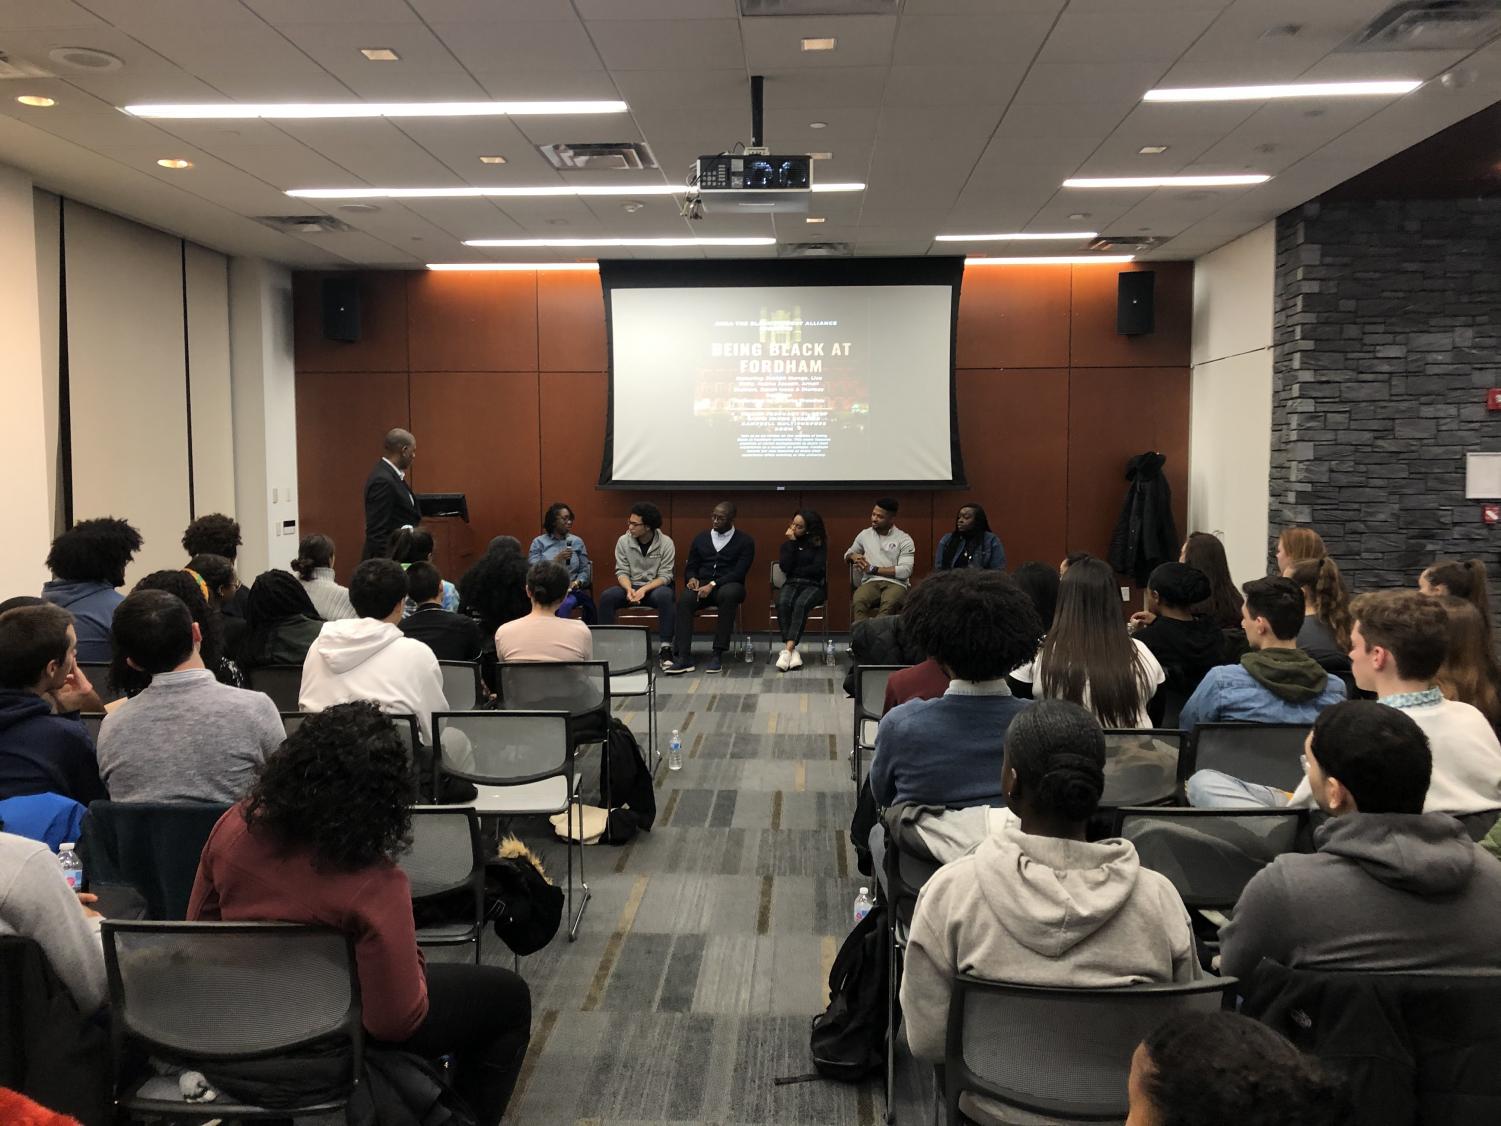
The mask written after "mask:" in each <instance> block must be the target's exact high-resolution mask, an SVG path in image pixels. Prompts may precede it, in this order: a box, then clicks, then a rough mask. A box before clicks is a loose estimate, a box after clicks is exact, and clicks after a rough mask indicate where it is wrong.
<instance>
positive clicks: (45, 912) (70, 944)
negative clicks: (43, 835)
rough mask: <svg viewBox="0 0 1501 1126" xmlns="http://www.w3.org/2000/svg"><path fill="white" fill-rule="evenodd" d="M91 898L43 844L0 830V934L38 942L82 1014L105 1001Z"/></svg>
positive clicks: (96, 921)
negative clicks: (78, 892) (81, 892)
mask: <svg viewBox="0 0 1501 1126" xmlns="http://www.w3.org/2000/svg"><path fill="white" fill-rule="evenodd" d="M93 898H94V897H93V896H79V895H75V894H74V892H73V889H72V888H70V887H68V881H67V879H66V877H64V876H63V870H62V869H61V868H60V867H58V863H57V857H56V856H55V855H53V852H52V850H51V849H50V848H48V847H47V846H46V845H44V844H42V843H41V842H40V841H33V840H28V839H27V838H25V837H18V836H16V835H15V834H13V833H4V832H0V934H10V935H17V936H19V937H21V938H29V939H31V940H32V941H33V942H35V943H36V944H37V945H38V946H40V947H41V948H42V953H43V954H45V955H46V956H47V964H48V965H49V966H51V967H52V972H53V973H55V974H56V975H57V977H58V980H60V981H61V982H62V983H63V984H64V985H65V986H67V988H68V992H69V993H71V994H72V995H73V1000H74V1001H75V1002H76V1003H77V1005H78V1011H79V1012H80V1013H83V1014H84V1015H85V1016H89V1015H91V1014H93V1013H95V1012H97V1011H98V1010H99V1009H100V1008H101V1007H103V1005H104V1003H105V1002H106V1001H107V1000H108V999H109V986H108V983H107V981H106V980H105V976H104V950H103V948H102V947H101V946H100V943H99V915H98V914H97V913H96V912H94V911H92V910H90V909H89V908H87V907H85V906H84V903H83V902H82V901H83V900H85V899H86V900H87V901H89V902H92V901H93ZM17 1004H18V1007H19V1002H17ZM7 1015H8V1016H9V1014H7ZM7 1023H9V1022H8V1021H7ZM11 1035H12V1034H11V1033H9V1032H7V1034H6V1040H7V1046H8V1047H13V1046H15V1042H14V1041H12V1040H11ZM6 1121H9V1120H8V1119H7V1120H6ZM70 1121H71V1119H70Z"/></svg>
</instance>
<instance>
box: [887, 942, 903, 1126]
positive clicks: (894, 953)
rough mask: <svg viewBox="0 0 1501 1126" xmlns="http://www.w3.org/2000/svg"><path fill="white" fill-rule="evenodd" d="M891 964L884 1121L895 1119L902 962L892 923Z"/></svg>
mask: <svg viewBox="0 0 1501 1126" xmlns="http://www.w3.org/2000/svg"><path fill="white" fill-rule="evenodd" d="M890 941H891V966H890V970H889V972H888V973H887V974H886V1121H887V1122H888V1123H893V1122H895V1121H896V1025H897V1019H896V998H897V977H898V976H899V975H900V971H901V964H902V948H901V947H900V946H899V945H897V941H896V931H895V926H894V924H893V925H892V931H891V937H890Z"/></svg>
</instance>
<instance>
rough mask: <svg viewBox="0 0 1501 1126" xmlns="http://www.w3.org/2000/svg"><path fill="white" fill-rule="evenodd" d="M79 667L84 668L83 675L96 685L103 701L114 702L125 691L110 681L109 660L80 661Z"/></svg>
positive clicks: (95, 689)
mask: <svg viewBox="0 0 1501 1126" xmlns="http://www.w3.org/2000/svg"><path fill="white" fill-rule="evenodd" d="M78 667H79V668H81V669H82V670H83V675H84V676H86V677H88V678H89V683H90V684H92V685H93V686H94V691H95V692H96V693H98V695H99V699H100V701H101V702H103V703H106V704H112V703H114V702H115V701H116V700H118V699H120V697H122V696H124V695H125V693H124V692H121V691H120V690H119V689H117V688H113V687H111V685H110V682H109V662H108V661H79V662H78Z"/></svg>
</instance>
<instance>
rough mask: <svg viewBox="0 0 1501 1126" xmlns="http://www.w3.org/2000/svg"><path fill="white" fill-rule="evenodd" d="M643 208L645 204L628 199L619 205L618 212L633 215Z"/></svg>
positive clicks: (637, 200)
mask: <svg viewBox="0 0 1501 1126" xmlns="http://www.w3.org/2000/svg"><path fill="white" fill-rule="evenodd" d="M645 206H646V204H644V203H642V202H641V201H640V200H639V199H628V200H626V201H625V202H624V203H622V204H621V205H620V210H622V211H624V212H625V213H626V214H627V215H634V214H636V212H638V211H640V210H641V209H642V208H644V207H645Z"/></svg>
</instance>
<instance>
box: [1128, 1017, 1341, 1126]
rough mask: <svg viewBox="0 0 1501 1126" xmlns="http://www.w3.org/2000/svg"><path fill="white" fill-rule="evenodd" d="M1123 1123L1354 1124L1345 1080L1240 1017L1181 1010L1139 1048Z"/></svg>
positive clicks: (1169, 1125)
mask: <svg viewBox="0 0 1501 1126" xmlns="http://www.w3.org/2000/svg"><path fill="white" fill-rule="evenodd" d="M1126 1089H1127V1096H1128V1097H1129V1098H1130V1100H1131V1113H1130V1115H1128V1116H1127V1118H1126V1126H1229V1124H1230V1123H1234V1124H1235V1126H1352V1124H1353V1122H1354V1118H1353V1117H1352V1113H1351V1109H1350V1103H1349V1099H1348V1097H1347V1095H1346V1091H1345V1087H1344V1084H1343V1082H1342V1081H1341V1080H1340V1079H1339V1078H1338V1077H1337V1076H1335V1075H1334V1074H1332V1073H1330V1072H1326V1071H1325V1070H1324V1067H1323V1065H1322V1064H1321V1063H1320V1062H1319V1061H1318V1059H1316V1058H1315V1057H1314V1056H1310V1055H1306V1054H1304V1053H1303V1052H1300V1051H1298V1049H1297V1048H1296V1047H1294V1046H1293V1044H1292V1042H1291V1041H1290V1040H1288V1039H1287V1038H1286V1037H1285V1036H1282V1035H1280V1034H1279V1033H1276V1032H1273V1031H1272V1030H1271V1029H1270V1028H1268V1027H1267V1026H1266V1025H1264V1024H1261V1023H1260V1022H1258V1021H1254V1020H1252V1019H1251V1018H1250V1017H1244V1016H1241V1015H1240V1014H1239V1013H1226V1012H1219V1013H1182V1014H1180V1015H1178V1016H1175V1017H1171V1018H1169V1019H1168V1020H1166V1021H1164V1022H1163V1023H1162V1024H1160V1025H1159V1026H1158V1027H1157V1028H1156V1029H1155V1030H1154V1031H1153V1032H1152V1033H1151V1035H1149V1036H1148V1037H1147V1038H1146V1039H1145V1040H1143V1041H1142V1042H1141V1043H1140V1044H1139V1045H1137V1048H1136V1052H1135V1053H1134V1054H1133V1055H1132V1056H1131V1076H1130V1079H1129V1080H1128V1081H1127V1088H1126Z"/></svg>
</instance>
